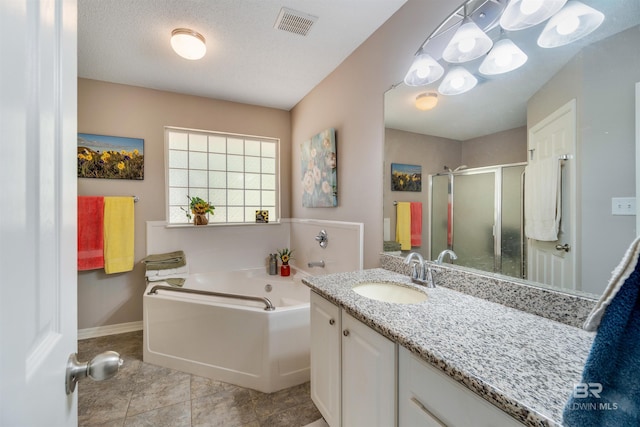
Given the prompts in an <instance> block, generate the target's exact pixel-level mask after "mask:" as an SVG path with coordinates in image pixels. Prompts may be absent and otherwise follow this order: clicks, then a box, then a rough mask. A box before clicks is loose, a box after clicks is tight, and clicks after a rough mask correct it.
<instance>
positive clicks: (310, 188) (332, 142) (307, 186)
mask: <svg viewBox="0 0 640 427" xmlns="http://www.w3.org/2000/svg"><path fill="white" fill-rule="evenodd" d="M300 152H301V161H302V168H301V170H302V191H303V194H302V206H304V207H308V208H330V207H335V206H338V169H337V160H338V159H337V155H336V131H335V129H326V130H324V131H322V132H320V133H319V134H317V135H315V136H313V137H312V138H311V140H309V141H305V142H303V143H302V144H301V146H300Z"/></svg>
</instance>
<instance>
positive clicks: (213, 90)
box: [78, 0, 406, 110]
mask: <svg viewBox="0 0 640 427" xmlns="http://www.w3.org/2000/svg"><path fill="white" fill-rule="evenodd" d="M405 1H406V0H296V1H294V0H281V1H273V0H79V1H78V75H79V77H82V78H88V79H95V80H102V81H108V82H114V83H121V84H127V85H134V86H142V87H147V88H152V89H160V90H167V91H172V92H178V93H185V94H191V95H198V96H205V97H210V98H216V99H222V100H229V101H236V102H242V103H247V104H254V105H261V106H267V107H274V108H280V109H285V110H289V109H291V108H292V107H293V106H295V104H296V103H298V102H299V101H300V100H301V99H302V98H303V97H304V96H305V95H306V94H308V93H309V92H310V91H311V90H312V89H313V88H314V87H315V86H316V85H317V84H318V83H320V82H321V81H322V80H323V79H324V78H325V77H326V76H327V75H329V74H330V73H331V72H332V71H333V70H334V69H335V68H336V67H337V66H338V65H339V64H340V63H341V62H342V61H343V60H344V59H345V58H346V57H348V56H349V55H350V54H351V53H352V52H353V51H354V50H355V49H356V48H357V47H358V46H359V45H360V44H362V42H364V41H365V40H366V39H367V38H368V37H369V36H370V35H371V34H372V33H373V32H374V31H375V30H376V29H377V28H378V27H380V25H382V24H383V23H384V22H385V21H386V20H387V19H388V18H389V17H390V16H391V15H393V13H395V11H396V10H398V9H399V8H400V7H401V6H402V5H403V4H404V3H405ZM282 7H287V8H289V9H294V10H297V11H300V12H304V13H306V14H310V15H315V16H317V17H318V20H317V22H316V23H315V24H314V25H313V27H312V28H311V30H310V31H309V33H308V34H307V36H301V35H298V34H294V33H290V32H285V31H281V30H277V29H275V28H274V24H275V22H276V19H277V17H278V14H279V12H280V9H281V8H282ZM178 27H185V28H190V29H193V30H195V31H198V32H199V33H201V34H202V35H204V37H205V38H206V40H207V54H206V56H205V57H204V58H203V59H202V60H200V61H189V60H186V59H183V58H181V57H179V56H178V55H176V54H175V53H174V52H173V51H172V50H171V47H170V45H169V37H170V35H171V31H172V30H173V29H174V28H178Z"/></svg>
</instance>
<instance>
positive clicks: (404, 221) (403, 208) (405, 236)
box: [396, 202, 411, 251]
mask: <svg viewBox="0 0 640 427" xmlns="http://www.w3.org/2000/svg"><path fill="white" fill-rule="evenodd" d="M396 242H399V243H400V247H401V248H402V250H403V251H410V250H411V205H410V204H409V202H398V206H397V207H396Z"/></svg>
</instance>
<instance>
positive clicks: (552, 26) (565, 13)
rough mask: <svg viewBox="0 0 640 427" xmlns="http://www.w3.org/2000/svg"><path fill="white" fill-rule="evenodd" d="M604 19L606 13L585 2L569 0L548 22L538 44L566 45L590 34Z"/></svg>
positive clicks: (550, 45) (546, 45)
mask: <svg viewBox="0 0 640 427" xmlns="http://www.w3.org/2000/svg"><path fill="white" fill-rule="evenodd" d="M602 21H604V14H603V13H602V12H600V11H598V10H596V9H593V8H592V7H589V6H587V5H586V4H584V3H581V2H579V1H575V0H569V1H568V2H567V4H566V5H565V6H564V7H563V8H562V10H560V12H558V13H556V14H555V15H554V16H553V17H552V18H551V19H550V20H549V22H547V25H546V26H545V27H544V30H542V33H541V34H540V37H538V46H540V47H544V48H552V47H558V46H564V45H566V44H569V43H573V42H574V41H576V40H578V39H581V38H582V37H584V36H586V35H587V34H590V33H591V32H592V31H594V30H595V29H596V28H598V27H599V26H600V24H602Z"/></svg>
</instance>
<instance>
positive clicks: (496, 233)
mask: <svg viewBox="0 0 640 427" xmlns="http://www.w3.org/2000/svg"><path fill="white" fill-rule="evenodd" d="M526 165H527V163H526V162H520V163H508V164H502V165H494V166H484V167H477V168H471V169H462V170H459V171H447V172H440V173H437V174H431V175H429V200H428V205H429V215H428V224H427V226H428V230H429V259H435V258H436V257H437V256H438V254H436V253H434V248H433V246H434V244H433V198H434V189H433V179H434V177H436V176H448V180H447V210H448V212H447V226H448V229H447V249H451V250H453V251H455V248H454V245H453V243H454V236H455V230H454V218H455V217H454V209H455V207H454V203H453V201H454V194H455V185H454V177H455V176H466V175H478V174H486V173H494V201H493V230H492V234H493V249H494V250H493V255H494V257H493V259H494V262H493V272H494V273H502V267H503V265H502V256H503V251H502V218H503V215H502V207H503V206H502V205H503V203H502V199H503V170H504V169H505V168H509V167H522V168H523V169H522V172H521V173H520V201H519V204H520V242H519V243H520V271H519V277H520V278H526V274H527V265H526V264H527V263H526V252H525V251H526V244H525V238H524V167H525V166H526Z"/></svg>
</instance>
